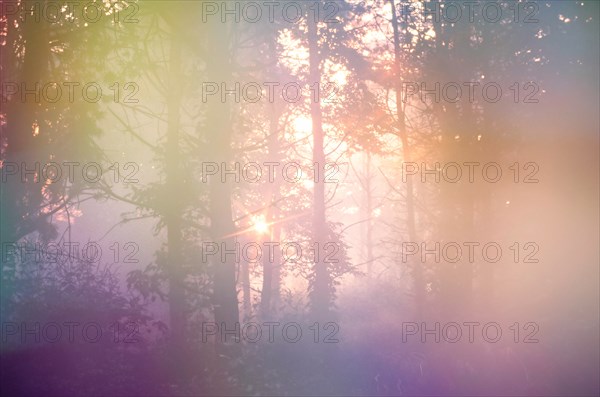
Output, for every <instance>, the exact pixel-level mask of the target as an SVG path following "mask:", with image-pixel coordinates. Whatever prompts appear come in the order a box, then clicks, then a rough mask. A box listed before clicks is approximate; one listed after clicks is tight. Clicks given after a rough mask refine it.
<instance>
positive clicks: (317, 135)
mask: <svg viewBox="0 0 600 397" xmlns="http://www.w3.org/2000/svg"><path fill="white" fill-rule="evenodd" d="M307 24H308V48H309V63H310V65H309V69H310V71H309V82H310V84H311V86H312V87H315V86H316V87H321V72H320V63H321V56H320V55H319V44H318V39H319V37H318V26H317V21H315V20H314V19H311V18H309V19H308V20H307ZM310 115H311V119H312V132H313V166H314V168H315V174H317V175H319V177H318V179H317V178H315V179H316V180H315V181H314V182H315V183H314V196H313V205H314V212H313V240H314V242H315V243H316V244H317V247H318V248H319V250H320V251H323V249H324V244H325V240H326V238H327V237H326V236H327V220H326V217H325V183H324V180H323V179H324V178H323V173H324V169H325V151H324V138H325V137H324V133H323V114H322V111H321V103H320V98H318V97H317V98H311V102H310ZM321 253H322V252H321ZM315 256H316V258H315V259H316V260H315V273H314V274H315V278H314V284H313V290H312V296H311V306H312V310H313V313H314V314H315V316H316V318H317V319H321V318H322V319H325V318H326V317H327V314H328V313H329V309H330V306H331V303H332V302H331V291H330V287H329V269H327V264H326V263H325V262H324V260H323V255H318V256H317V255H315Z"/></svg>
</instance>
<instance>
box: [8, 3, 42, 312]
mask: <svg viewBox="0 0 600 397" xmlns="http://www.w3.org/2000/svg"><path fill="white" fill-rule="evenodd" d="M43 3H44V1H41V0H39V1H30V2H27V4H26V5H22V6H23V7H26V8H29V7H36V9H38V10H39V9H41V8H42V6H43ZM14 18H17V15H16V14H13V15H12V16H11V15H7V19H8V20H7V24H8V37H7V44H6V47H5V48H3V49H2V52H3V55H2V58H3V60H2V81H3V82H6V81H11V80H12V81H13V82H16V83H17V84H19V88H18V89H19V92H17V93H16V94H15V95H13V97H12V98H11V100H10V101H9V102H8V103H7V105H6V108H5V109H3V112H4V113H5V114H6V125H4V126H2V127H0V128H1V131H2V132H3V134H2V135H3V136H2V139H0V142H2V141H3V142H4V143H6V148H5V153H4V156H3V159H2V160H3V161H4V165H3V167H2V169H1V171H0V172H1V173H2V174H5V175H2V176H3V177H4V178H6V182H1V181H0V184H1V188H0V244H2V246H3V247H4V244H5V243H15V242H17V241H19V240H20V239H21V238H23V237H25V236H26V235H28V234H30V233H32V232H34V231H36V230H40V229H41V228H40V227H41V226H42V223H45V222H46V220H45V216H44V215H43V214H41V211H40V206H41V203H42V195H41V187H42V185H41V183H38V182H36V179H35V178H34V177H33V176H32V175H28V176H27V180H26V181H24V180H22V176H21V171H22V168H23V163H24V164H26V167H27V169H33V168H34V164H35V162H40V160H42V159H43V156H41V150H42V148H41V147H43V145H42V143H41V142H40V140H41V136H37V137H35V136H34V135H33V127H32V126H33V123H34V122H35V121H36V120H37V116H38V115H39V114H40V112H41V111H42V107H41V106H40V104H39V103H38V102H37V100H36V98H35V97H34V96H33V95H32V94H29V95H27V96H26V97H25V98H23V100H22V98H21V93H22V88H26V89H27V90H33V89H34V87H36V84H39V85H40V86H39V87H38V90H37V91H38V92H39V91H40V90H41V88H40V87H41V85H42V84H43V83H44V80H45V79H46V76H47V74H48V66H49V60H50V50H49V43H48V24H47V22H46V21H45V19H44V18H40V19H39V21H38V20H36V19H35V18H28V19H27V21H26V22H23V21H19V22H18V23H19V25H20V28H16V27H15V26H14ZM19 32H21V33H22V35H23V40H24V42H25V52H24V55H23V58H22V60H21V69H20V71H15V70H16V68H17V63H18V62H19V61H18V60H17V59H16V56H14V54H15V49H14V48H12V47H13V46H14V45H15V43H16V41H17V40H18V35H19ZM11 72H12V74H11V75H7V73H11ZM6 77H8V79H5V78H6ZM40 123H41V120H40ZM40 133H42V134H43V133H44V131H43V127H42V128H41V132H40ZM11 163H12V164H11ZM8 164H11V166H10V167H13V166H16V167H17V170H16V171H17V172H16V174H13V175H9V174H8V173H7V172H8V171H12V170H8V169H7V167H8ZM37 177H38V178H39V175H38V176H37ZM2 256H3V257H2V258H0V274H2V276H3V277H7V276H8V277H11V276H9V274H13V275H14V271H15V269H14V265H15V264H14V263H5V261H4V255H2ZM7 259H8V258H7ZM5 266H8V267H10V269H9V270H10V271H9V270H6V271H5V269H6V268H5ZM0 282H1V280H0ZM11 286H12V283H3V285H2V288H1V295H0V299H1V300H2V304H3V305H4V304H6V303H7V299H8V298H9V297H10V296H11V294H12V292H11ZM1 309H2V308H0V310H1Z"/></svg>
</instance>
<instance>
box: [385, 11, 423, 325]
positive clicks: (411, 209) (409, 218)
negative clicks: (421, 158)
mask: <svg viewBox="0 0 600 397" xmlns="http://www.w3.org/2000/svg"><path fill="white" fill-rule="evenodd" d="M390 6H391V7H392V28H393V31H394V70H395V83H396V86H395V91H396V118H397V119H398V134H399V136H400V140H401V142H402V157H403V161H404V162H410V161H411V158H412V156H411V150H410V142H409V140H408V132H407V129H406V119H405V112H404V109H403V107H402V104H403V101H402V72H401V62H402V59H401V43H402V40H401V38H400V28H399V26H398V17H397V15H396V4H395V1H394V0H390ZM406 227H407V231H408V239H409V240H410V241H411V242H417V232H416V224H415V204H414V186H413V180H412V178H408V179H407V181H406ZM409 266H410V267H412V272H413V278H414V293H415V303H416V309H417V314H422V313H423V310H424V308H425V306H424V305H425V286H424V285H423V283H424V280H423V264H422V263H419V261H415V260H413V261H412V263H409Z"/></svg>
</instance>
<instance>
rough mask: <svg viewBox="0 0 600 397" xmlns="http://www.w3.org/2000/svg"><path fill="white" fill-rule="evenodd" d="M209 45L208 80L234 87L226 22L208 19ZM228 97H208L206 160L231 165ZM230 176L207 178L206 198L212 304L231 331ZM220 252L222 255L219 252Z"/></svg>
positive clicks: (234, 317) (234, 319)
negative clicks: (214, 249)
mask: <svg viewBox="0 0 600 397" xmlns="http://www.w3.org/2000/svg"><path fill="white" fill-rule="evenodd" d="M209 28H210V39H209V40H208V43H209V44H208V45H209V48H210V51H209V52H208V53H209V54H210V57H208V59H207V72H208V76H209V81H214V82H225V83H226V84H227V86H228V87H233V74H232V66H231V60H230V56H231V53H232V49H231V46H232V32H231V27H230V26H229V24H227V23H221V22H220V21H218V22H214V23H211V24H210V26H209ZM231 100H232V99H231V98H228V99H227V100H226V101H223V102H222V101H221V97H220V96H218V95H216V96H213V97H211V98H209V99H208V103H207V112H206V117H207V128H208V131H209V139H208V145H209V148H210V153H211V154H212V156H211V158H210V159H208V160H209V161H213V162H215V163H217V164H219V166H220V165H221V164H222V163H225V164H227V165H228V166H229V167H231V166H232V165H231V160H232V153H231V134H232V128H233V127H232V114H231V106H230V104H229V101H231ZM230 179H231V178H226V179H225V180H222V179H221V178H220V176H219V175H215V176H213V177H211V178H210V182H209V190H210V191H209V201H210V220H211V235H212V238H213V242H215V243H217V244H218V246H219V255H215V256H214V257H213V258H212V260H213V269H214V291H213V305H214V315H215V322H216V323H217V324H218V325H219V327H220V328H221V330H223V331H225V330H227V331H233V330H235V329H236V327H239V308H238V299H237V290H236V269H237V266H238V260H237V259H238V258H237V257H236V255H235V254H233V253H229V254H226V253H224V249H227V250H230V251H233V250H235V247H236V238H235V237H232V236H233V235H234V234H235V225H234V223H233V214H232V209H231V204H232V203H231V186H230V182H231V181H230ZM221 254H223V255H221ZM233 340H234V338H233V336H227V338H226V342H229V341H233Z"/></svg>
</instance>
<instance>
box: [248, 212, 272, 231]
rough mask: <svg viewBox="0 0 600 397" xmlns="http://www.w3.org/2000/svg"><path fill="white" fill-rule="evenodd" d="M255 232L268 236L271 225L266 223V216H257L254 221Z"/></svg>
mask: <svg viewBox="0 0 600 397" xmlns="http://www.w3.org/2000/svg"><path fill="white" fill-rule="evenodd" d="M252 223H253V226H252V227H253V228H254V231H255V232H256V233H258V234H267V233H268V232H269V224H268V223H267V221H265V216H264V215H259V216H255V217H254V218H253V220H252Z"/></svg>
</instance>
